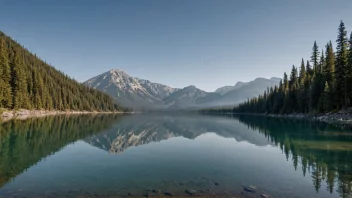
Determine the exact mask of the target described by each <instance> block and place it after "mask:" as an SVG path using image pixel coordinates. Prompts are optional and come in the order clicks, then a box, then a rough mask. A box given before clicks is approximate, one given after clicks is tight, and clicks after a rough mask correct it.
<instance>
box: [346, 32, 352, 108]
mask: <svg viewBox="0 0 352 198" xmlns="http://www.w3.org/2000/svg"><path fill="white" fill-rule="evenodd" d="M349 44H350V48H349V52H348V64H347V68H346V83H347V90H346V91H347V95H348V98H347V105H348V106H349V107H351V106H352V32H351V35H350V40H349Z"/></svg>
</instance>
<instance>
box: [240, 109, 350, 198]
mask: <svg viewBox="0 0 352 198" xmlns="http://www.w3.org/2000/svg"><path fill="white" fill-rule="evenodd" d="M234 118H236V119H238V120H239V121H240V122H242V123H244V124H246V125H247V126H248V127H250V128H251V129H253V130H255V131H259V133H262V134H264V135H265V136H266V137H268V139H269V140H270V142H271V143H273V144H275V145H276V146H277V147H279V148H280V149H281V150H282V151H283V152H284V153H285V155H286V159H287V160H291V161H292V163H293V166H294V167H295V169H296V170H297V165H298V164H299V163H300V164H301V165H302V174H303V175H306V173H307V172H309V173H311V174H312V181H313V184H314V186H315V189H316V191H317V192H318V191H319V190H321V183H322V182H326V184H327V186H328V188H327V189H326V190H328V191H330V193H332V192H333V191H334V190H336V191H337V192H338V193H339V194H340V196H341V197H348V195H350V194H351V190H352V155H351V151H352V133H351V130H350V128H349V127H348V126H347V127H344V126H341V125H331V124H330V125H328V124H324V123H317V122H309V121H302V120H291V119H278V118H268V117H262V116H248V115H235V116H234Z"/></svg>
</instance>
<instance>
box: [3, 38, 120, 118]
mask: <svg viewBox="0 0 352 198" xmlns="http://www.w3.org/2000/svg"><path fill="white" fill-rule="evenodd" d="M0 108H7V109H19V108H24V109H46V110H88V111H93V110H97V111H108V110H116V109H118V107H117V105H116V104H115V103H114V101H113V100H112V98H111V97H110V96H108V95H106V94H104V93H101V92H100V91H97V90H95V89H91V88H88V87H86V86H84V85H82V84H80V83H78V82H77V81H75V80H73V79H71V78H70V77H68V76H67V75H65V74H63V73H61V72H59V71H58V70H56V69H55V68H53V67H51V66H50V65H48V64H47V63H45V62H44V61H42V60H40V59H39V58H38V57H37V56H36V55H33V54H32V53H30V52H29V51H28V50H27V49H25V48H24V47H23V46H21V45H20V44H18V43H17V42H15V41H14V40H12V39H11V38H10V37H8V36H6V35H5V34H4V33H3V32H0Z"/></svg>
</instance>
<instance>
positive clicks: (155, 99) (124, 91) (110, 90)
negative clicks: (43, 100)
mask: <svg viewBox="0 0 352 198" xmlns="http://www.w3.org/2000/svg"><path fill="white" fill-rule="evenodd" d="M279 81H280V78H271V79H265V78H257V79H255V80H253V81H250V82H237V83H236V84H235V85H234V86H225V87H221V88H219V89H217V90H216V91H215V92H206V91H203V90H201V89H199V88H197V87H195V86H194V85H191V86H187V87H185V88H182V89H178V88H172V87H169V86H166V85H162V84H158V83H153V82H150V81H148V80H144V79H139V78H135V77H131V76H129V75H128V74H127V73H126V72H124V71H121V70H118V69H113V70H110V71H108V72H105V73H103V74H101V75H99V76H96V77H94V78H91V79H89V80H87V81H86V82H84V84H85V85H87V86H89V87H92V88H95V89H98V90H100V91H103V92H105V93H107V94H109V95H110V96H112V97H113V98H115V99H116V100H117V101H119V104H121V105H123V106H126V107H131V108H134V109H138V110H156V109H158V110H162V109H163V110H180V109H199V108H207V107H216V106H231V105H232V106H233V105H236V104H238V103H240V102H243V101H245V100H247V99H248V98H251V97H255V96H257V95H259V94H262V93H263V92H264V90H266V89H267V88H268V87H272V86H275V85H277V84H278V83H279Z"/></svg>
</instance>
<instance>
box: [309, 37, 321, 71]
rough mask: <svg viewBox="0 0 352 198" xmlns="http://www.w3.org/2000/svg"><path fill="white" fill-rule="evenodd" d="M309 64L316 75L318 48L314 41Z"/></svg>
mask: <svg viewBox="0 0 352 198" xmlns="http://www.w3.org/2000/svg"><path fill="white" fill-rule="evenodd" d="M310 62H311V63H312V64H313V72H315V73H316V72H317V70H318V64H319V48H318V45H317V42H316V41H314V45H313V52H312V55H311V57H310ZM311 75H312V74H311Z"/></svg>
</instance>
